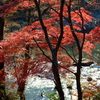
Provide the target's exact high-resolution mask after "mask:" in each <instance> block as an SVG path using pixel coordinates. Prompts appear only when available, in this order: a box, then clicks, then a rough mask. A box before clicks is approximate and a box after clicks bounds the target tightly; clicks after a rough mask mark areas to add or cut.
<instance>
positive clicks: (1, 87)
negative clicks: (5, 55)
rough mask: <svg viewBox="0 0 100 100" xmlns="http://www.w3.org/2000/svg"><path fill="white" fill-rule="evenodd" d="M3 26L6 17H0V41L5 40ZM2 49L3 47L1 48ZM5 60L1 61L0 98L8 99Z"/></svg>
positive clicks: (1, 99)
mask: <svg viewBox="0 0 100 100" xmlns="http://www.w3.org/2000/svg"><path fill="white" fill-rule="evenodd" d="M3 28H4V19H3V18H2V17H0V41H1V40H3ZM0 49H2V48H0ZM3 69H4V62H1V63H0V70H2V73H0V100H6V92H5V84H4V81H5V76H4V70H3Z"/></svg>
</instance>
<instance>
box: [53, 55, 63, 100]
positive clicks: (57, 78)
mask: <svg viewBox="0 0 100 100" xmlns="http://www.w3.org/2000/svg"><path fill="white" fill-rule="evenodd" d="M52 60H53V64H52V71H53V75H54V82H55V85H56V89H57V91H58V94H59V98H60V100H64V92H63V89H62V86H61V81H60V76H59V71H58V62H57V57H56V55H55V54H53V56H52Z"/></svg>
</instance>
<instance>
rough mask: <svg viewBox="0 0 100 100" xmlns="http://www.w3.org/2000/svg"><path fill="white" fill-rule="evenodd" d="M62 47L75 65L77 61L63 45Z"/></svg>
mask: <svg viewBox="0 0 100 100" xmlns="http://www.w3.org/2000/svg"><path fill="white" fill-rule="evenodd" d="M60 47H61V48H62V49H64V50H65V51H66V53H67V55H68V56H69V57H70V58H71V59H72V60H73V61H74V62H75V63H77V61H76V60H75V59H74V58H73V57H72V56H71V55H70V54H69V52H68V51H67V49H66V48H65V47H63V46H62V45H60Z"/></svg>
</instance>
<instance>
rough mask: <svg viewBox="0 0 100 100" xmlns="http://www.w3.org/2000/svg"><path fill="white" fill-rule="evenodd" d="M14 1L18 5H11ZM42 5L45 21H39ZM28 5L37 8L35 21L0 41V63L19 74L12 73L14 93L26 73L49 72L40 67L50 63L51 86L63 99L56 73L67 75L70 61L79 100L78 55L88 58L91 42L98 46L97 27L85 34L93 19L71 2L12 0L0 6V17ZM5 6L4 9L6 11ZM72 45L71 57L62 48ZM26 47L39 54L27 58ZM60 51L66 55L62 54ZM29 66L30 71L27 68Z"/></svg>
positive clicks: (22, 87)
mask: <svg viewBox="0 0 100 100" xmlns="http://www.w3.org/2000/svg"><path fill="white" fill-rule="evenodd" d="M16 2H17V3H18V4H17V5H16V6H12V5H14V4H15V3H16ZM42 4H49V5H47V8H46V9H45V10H44V12H43V13H44V14H45V13H48V14H49V18H43V15H42V14H43V13H42V12H41V9H40V5H42ZM30 6H34V7H36V8H37V13H38V18H39V20H38V21H35V22H33V23H32V24H31V25H30V24H28V26H26V27H24V28H23V29H22V31H20V32H19V31H15V32H13V33H11V34H10V35H8V36H7V37H6V39H5V40H2V41H1V42H0V47H1V50H0V54H1V55H0V62H1V63H4V62H5V63H6V65H7V66H8V67H9V66H12V65H13V63H14V64H15V66H16V67H15V68H14V70H15V72H16V73H17V72H20V73H18V74H14V76H15V77H16V78H17V84H18V91H20V92H21V91H22V92H21V93H23V91H24V89H25V82H26V81H27V77H28V76H29V75H30V74H36V73H43V74H45V72H44V70H46V69H49V68H48V66H47V65H46V66H44V67H40V65H41V66H42V65H43V64H44V63H45V64H46V63H48V62H51V63H52V67H51V69H52V72H53V76H54V83H55V85H56V89H57V91H58V94H59V98H60V100H64V93H63V89H62V86H61V81H60V76H59V73H61V74H65V73H66V72H68V69H67V68H68V67H70V66H71V65H73V62H74V63H76V65H77V72H76V73H73V72H72V73H73V74H74V75H75V76H76V83H77V90H78V100H82V91H81V84H80V74H81V71H80V68H81V62H82V57H83V55H82V53H83V51H85V52H86V53H87V54H89V55H91V54H92V49H94V48H95V46H94V45H93V43H99V38H100V37H99V31H100V27H99V26H98V27H96V28H95V29H93V30H92V31H91V32H90V33H89V34H86V33H85V29H86V27H85V24H89V22H91V21H92V19H93V17H91V16H90V15H91V14H92V13H91V12H89V11H87V10H85V8H83V7H80V5H79V6H78V7H79V9H74V3H72V1H71V0H61V1H60V0H55V1H54V0H50V1H48V0H41V1H40V0H34V1H30V0H29V1H24V0H14V2H9V3H8V4H6V5H5V6H3V7H2V6H1V10H3V13H2V14H1V15H0V16H3V17H6V16H7V14H9V13H10V12H12V11H13V10H15V11H16V10H17V8H18V7H21V8H22V9H24V8H28V7H30ZM6 7H8V8H7V9H6ZM4 8H5V9H4ZM64 23H65V24H64ZM94 32H96V34H94ZM94 37H95V38H94ZM97 40H98V41H97ZM75 45H76V48H74V50H72V53H73V55H70V54H69V52H68V51H67V49H66V46H71V47H74V46H75ZM30 48H33V49H32V50H34V51H37V50H38V49H40V51H41V52H40V53H38V55H36V56H37V58H35V59H36V60H34V59H31V56H30V54H29V52H30ZM62 50H64V51H65V52H66V54H63V53H62ZM45 51H48V52H49V53H50V54H46V53H45ZM75 53H78V55H77V56H75ZM15 55H19V57H18V59H21V56H22V55H24V59H22V60H15V62H14V60H13V59H14V58H15ZM44 56H45V57H44ZM43 58H45V59H43ZM44 61H45V62H44ZM43 62H44V63H43ZM58 62H60V63H58ZM20 63H21V64H20ZM30 66H31V68H29V67H30ZM0 67H1V66H0ZM51 69H50V70H48V72H50V71H51ZM10 71H11V70H10ZM22 95H23V94H22ZM20 97H22V96H20Z"/></svg>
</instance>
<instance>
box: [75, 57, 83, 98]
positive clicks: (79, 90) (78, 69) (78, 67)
mask: <svg viewBox="0 0 100 100" xmlns="http://www.w3.org/2000/svg"><path fill="white" fill-rule="evenodd" d="M80 59H82V57H81V56H80ZM81 61H82V60H80V61H79V63H78V64H77V73H76V86H77V93H78V100H82V88H81V80H80V76H81Z"/></svg>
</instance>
